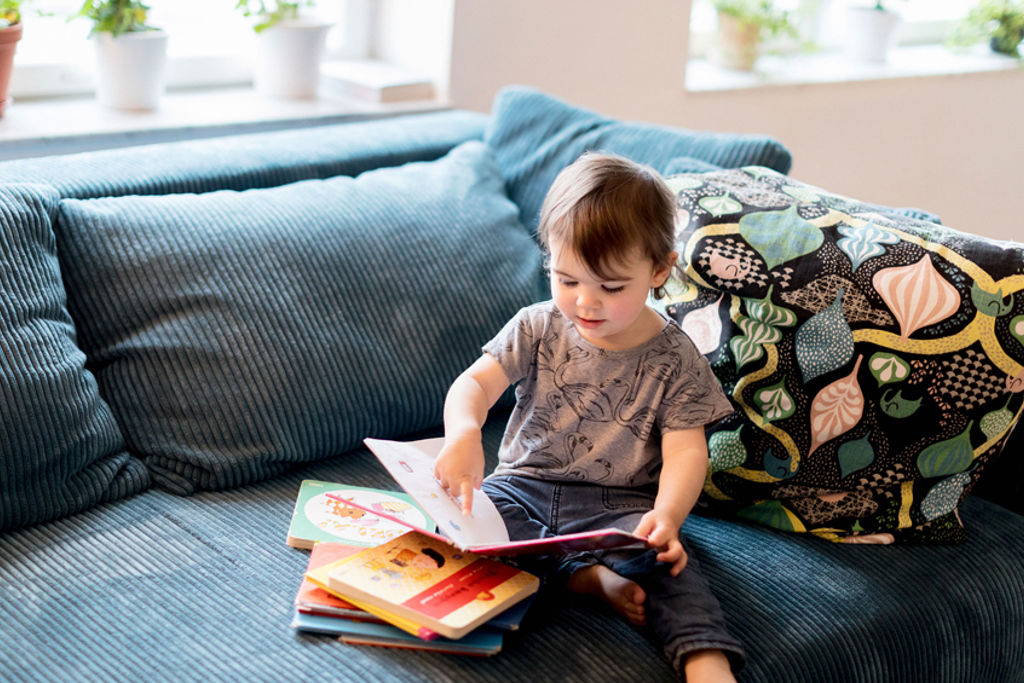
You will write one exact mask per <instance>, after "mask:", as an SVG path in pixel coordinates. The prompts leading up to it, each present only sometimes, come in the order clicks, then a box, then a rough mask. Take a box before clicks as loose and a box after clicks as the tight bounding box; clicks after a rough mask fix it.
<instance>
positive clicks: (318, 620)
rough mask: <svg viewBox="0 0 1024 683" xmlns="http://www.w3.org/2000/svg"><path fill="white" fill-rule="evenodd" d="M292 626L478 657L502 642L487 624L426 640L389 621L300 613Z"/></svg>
mask: <svg viewBox="0 0 1024 683" xmlns="http://www.w3.org/2000/svg"><path fill="white" fill-rule="evenodd" d="M292 627H293V628H295V629H296V630H298V631H304V632H306V633H320V634H324V635H332V636H338V637H340V638H341V640H342V641H343V642H346V643H349V644H352V645H377V646H382V647H397V648H407V649H414V650H431V651H434V652H444V653H447V654H462V655H477V656H489V655H493V654H496V653H498V652H500V651H501V646H502V641H503V637H502V632H501V631H500V630H498V629H493V628H490V627H488V626H482V627H480V628H478V629H476V630H474V631H473V632H472V633H469V634H467V635H465V636H464V637H462V638H460V639H458V640H450V639H448V638H437V639H435V640H423V639H421V638H417V637H416V636H414V635H410V634H408V633H406V632H405V631H402V630H400V629H397V628H395V627H394V626H390V625H388V624H374V623H368V622H361V621H350V620H348V619H339V618H337V617H325V616H321V615H317V614H303V613H301V612H296V613H295V617H294V619H293V620H292Z"/></svg>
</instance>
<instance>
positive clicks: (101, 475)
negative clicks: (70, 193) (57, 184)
mask: <svg viewBox="0 0 1024 683" xmlns="http://www.w3.org/2000/svg"><path fill="white" fill-rule="evenodd" d="M57 201H58V197H57V193H56V192H54V191H53V190H52V189H50V188H46V187H42V186H31V185H7V186H0V531H6V530H8V529H13V528H17V527H21V526H25V525H28V524H33V523H37V522H42V521H45V520H50V519H55V518H57V517H62V516H64V515H67V514H71V513H73V512H78V511H80V510H84V509H86V508H89V507H92V506H93V505H95V504H97V503H100V502H103V501H110V500H116V499H118V498H123V497H125V496H128V495H130V494H133V493H136V492H138V491H141V490H142V489H144V488H146V487H147V486H148V485H149V476H148V474H147V472H146V470H145V468H144V467H143V466H142V463H141V462H139V461H138V460H136V459H135V458H133V457H131V456H130V455H128V453H126V452H125V450H124V441H123V439H122V438H121V433H120V431H119V430H118V428H117V423H116V422H115V421H114V417H113V415H112V414H111V412H110V407H109V406H108V405H107V404H106V403H105V402H104V401H103V399H102V398H101V397H100V394H99V391H98V390H97V386H96V379H95V378H94V377H93V375H92V373H90V372H89V371H87V370H86V369H85V354H83V353H82V352H81V351H80V350H79V349H78V348H77V347H76V346H75V328H74V326H73V324H72V322H71V317H70V315H68V311H67V308H66V305H65V304H66V299H65V295H64V285H63V283H62V281H61V276H60V271H59V269H58V263H57V254H56V247H55V243H54V236H53V231H52V228H51V217H52V215H53V213H54V212H55V211H56V209H57Z"/></svg>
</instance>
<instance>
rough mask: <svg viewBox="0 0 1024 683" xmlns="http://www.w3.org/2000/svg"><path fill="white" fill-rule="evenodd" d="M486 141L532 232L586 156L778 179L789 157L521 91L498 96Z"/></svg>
mask: <svg viewBox="0 0 1024 683" xmlns="http://www.w3.org/2000/svg"><path fill="white" fill-rule="evenodd" d="M484 140H485V141H486V142H487V144H488V145H490V147H491V148H492V149H493V150H494V152H495V156H496V158H497V160H498V166H499V168H501V172H502V175H503V176H504V177H505V182H506V187H507V189H508V194H509V197H510V198H511V199H512V201H514V202H515V203H516V204H518V205H519V208H520V211H521V214H520V218H521V220H522V221H523V225H525V226H526V227H527V228H529V229H531V230H533V229H535V228H536V227H537V223H538V219H539V215H540V207H541V204H542V203H543V201H544V195H545V194H547V191H548V188H549V187H550V186H551V183H552V182H553V181H554V179H555V176H556V175H558V172H559V171H561V170H562V169H563V168H565V167H566V166H568V165H569V164H571V163H572V162H573V161H575V160H576V159H577V158H578V157H579V156H580V155H581V154H582V153H583V152H586V151H602V152H612V153H615V154H621V155H623V156H626V157H629V158H631V159H633V160H635V161H639V162H642V163H645V164H648V165H650V166H652V167H653V168H655V169H656V170H657V171H659V172H662V173H664V172H665V171H666V169H667V168H669V167H670V164H672V165H673V166H672V167H673V168H676V169H678V168H679V162H675V160H676V159H677V157H691V158H692V159H696V160H698V161H703V162H705V163H707V164H711V165H712V166H718V167H721V168H737V167H740V166H767V167H768V168H772V169H775V170H776V171H779V172H780V173H786V172H788V171H789V168H790V166H791V164H792V158H791V157H790V154H789V151H788V150H787V149H786V148H785V147H784V146H782V145H781V144H780V143H779V142H777V141H775V140H773V139H771V138H769V137H766V136H763V135H739V134H728V133H711V132H703V131H700V132H696V131H688V130H684V129H680V128H673V127H668V126H658V125H653V124H648V123H634V122H629V121H617V120H615V119H610V118H607V117H604V116H602V115H600V114H597V113H595V112H592V111H589V110H586V109H582V108H579V107H575V106H573V105H570V104H568V103H566V102H563V101H562V100H559V99H557V98H554V97H551V96H550V95H547V94H545V93H541V92H538V91H536V90H532V89H530V88H525V87H522V86H514V87H509V88H505V89H504V90H502V91H501V92H499V93H498V96H497V98H496V99H495V102H494V107H493V110H492V112H491V119H490V121H489V122H488V125H487V130H486V132H485V134H484ZM673 162H675V163H673ZM673 172H678V170H674V171H673Z"/></svg>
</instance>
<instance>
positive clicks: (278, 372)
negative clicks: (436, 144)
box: [57, 142, 540, 494]
mask: <svg viewBox="0 0 1024 683" xmlns="http://www.w3.org/2000/svg"><path fill="white" fill-rule="evenodd" d="M517 215H518V212H517V210H516V207H515V205H513V204H512V203H511V202H510V201H509V200H508V199H507V197H506V196H505V194H504V190H503V187H502V183H501V178H500V176H499V175H498V173H497V170H496V168H495V167H494V164H493V160H492V159H491V156H490V153H489V151H488V150H487V148H486V147H485V146H484V145H483V144H482V143H480V142H468V143H465V144H464V145H462V146H461V147H459V148H456V150H454V151H453V152H452V153H451V154H450V155H448V156H446V157H445V158H443V159H442V160H439V161H436V162H420V163H414V164H409V165H407V166H402V167H398V168H385V169H380V170H375V171H370V172H367V173H364V174H363V175H361V176H359V177H357V178H354V179H353V178H349V177H338V178H332V179H329V180H323V181H321V180H310V181H304V182H300V183H295V184H292V185H287V186H283V187H279V188H269V189H262V190H250V191H246V192H241V193H238V192H231V191H224V192H215V193H209V194H205V195H167V196H157V197H120V198H105V199H95V200H64V201H62V202H61V206H60V216H61V220H60V226H61V228H60V229H59V230H58V235H57V241H58V247H59V249H58V252H59V254H60V258H61V263H62V267H63V270H64V273H65V280H66V284H67V289H68V293H69V299H68V300H69V308H70V311H71V314H72V317H73V318H74V319H75V321H76V324H77V326H78V331H79V344H80V346H81V348H82V349H83V350H84V351H85V352H86V354H87V356H88V359H89V366H90V367H91V368H93V369H94V371H95V373H96V376H97V379H98V381H99V385H100V390H101V392H102V394H103V396H104V397H105V398H106V399H107V400H108V401H109V402H110V405H111V406H112V408H113V410H114V414H115V416H116V417H117V420H118V422H119V424H120V425H121V428H122V432H123V433H124V435H125V439H126V441H127V444H128V448H129V450H130V451H131V452H132V453H134V454H137V455H139V456H140V457H141V458H142V459H143V460H144V462H145V463H146V465H147V466H148V467H149V469H150V470H151V472H152V473H153V476H154V480H155V482H156V483H157V484H159V485H161V486H163V487H165V488H167V489H168V490H171V491H174V492H176V493H180V494H189V493H192V492H193V491H195V490H196V489H220V488H229V487H235V486H240V485H242V484H245V483H249V482H253V481H258V480H261V479H266V478H268V477H270V476H272V475H275V474H278V473H279V472H281V471H283V470H285V469H287V468H289V467H292V466H294V465H295V464H296V463H300V462H305V461H311V460H316V459H320V458H327V457H331V456H334V455H338V454H341V453H344V452H346V451H348V450H350V449H352V448H355V447H356V446H358V445H359V444H360V443H361V440H362V439H363V438H364V437H368V436H375V437H394V436H399V435H402V434H406V433H408V432H410V431H414V430H417V429H424V428H426V427H429V426H432V425H436V424H439V423H440V421H441V408H442V405H443V402H444V396H445V393H446V391H447V389H448V386H449V384H450V383H451V381H452V380H453V379H455V377H456V376H457V375H458V374H459V372H461V371H462V370H463V369H464V368H465V367H467V366H468V365H469V364H470V363H471V362H472V361H473V360H474V359H475V358H476V357H477V356H478V355H479V354H480V345H481V344H482V343H483V342H484V341H486V340H487V339H489V338H490V336H491V335H493V334H494V332H495V330H498V329H500V327H501V326H502V325H503V324H504V323H505V322H506V321H507V320H508V318H510V317H511V316H512V314H513V313H515V311H516V310H518V309H519V308H520V307H521V306H523V305H525V304H527V303H530V302H531V301H533V300H534V299H535V298H536V296H537V292H536V282H537V273H538V272H539V270H540V253H539V250H538V249H537V247H536V245H535V244H534V243H533V241H532V239H531V238H530V236H529V235H528V234H527V232H526V231H525V230H524V228H523V227H522V226H521V225H520V224H519V223H518V220H517Z"/></svg>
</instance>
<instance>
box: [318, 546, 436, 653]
mask: <svg viewBox="0 0 1024 683" xmlns="http://www.w3.org/2000/svg"><path fill="white" fill-rule="evenodd" d="M347 559H349V558H348V557H343V558H339V559H337V560H334V561H333V562H328V563H327V564H322V565H320V566H318V567H314V568H312V569H310V570H308V571H307V572H306V574H305V578H306V579H307V580H308V581H309V582H310V583H312V584H313V585H314V586H317V587H318V588H322V589H324V590H325V591H326V592H328V593H329V594H331V595H332V596H334V597H336V598H339V599H341V600H345V601H346V602H349V603H351V604H352V605H353V606H354V607H356V608H357V609H361V610H363V611H364V612H367V613H369V614H372V615H373V616H375V617H377V618H379V619H383V620H384V621H386V622H388V623H389V624H391V625H392V626H395V627H396V628H400V629H402V630H403V631H405V632H406V633H411V634H412V635H414V636H416V637H418V638H422V639H423V640H433V639H434V638H437V636H438V634H437V633H436V632H435V631H431V630H430V629H429V628H426V627H424V626H421V625H420V624H417V623H416V622H414V621H412V620H411V619H406V618H404V617H400V616H398V615H397V614H392V613H391V612H388V611H387V610H384V609H381V608H380V607H377V606H374V605H368V604H366V603H364V602H362V601H359V600H353V599H351V598H349V597H346V596H344V595H341V594H339V593H337V592H336V591H335V590H333V589H332V588H331V587H330V586H329V585H328V583H327V576H328V574H330V572H331V570H332V569H334V568H335V567H337V566H338V565H340V564H342V563H344V562H345V561H346V560H347Z"/></svg>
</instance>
